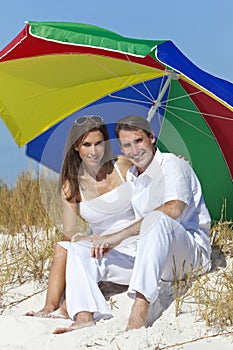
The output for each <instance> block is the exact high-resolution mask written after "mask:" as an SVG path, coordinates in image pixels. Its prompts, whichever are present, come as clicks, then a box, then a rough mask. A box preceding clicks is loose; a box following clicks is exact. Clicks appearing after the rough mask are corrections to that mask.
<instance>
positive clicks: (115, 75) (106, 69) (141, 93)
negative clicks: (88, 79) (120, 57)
mask: <svg viewBox="0 0 233 350" xmlns="http://www.w3.org/2000/svg"><path fill="white" fill-rule="evenodd" d="M89 57H90V59H92V60H93V61H94V62H95V63H96V64H98V65H99V66H100V67H102V68H103V69H104V70H105V71H106V72H108V73H110V74H112V75H113V76H114V77H116V78H118V79H119V80H121V81H122V82H123V83H124V84H126V85H127V86H128V87H131V88H132V89H133V90H135V91H136V92H138V93H139V94H140V95H141V96H143V97H145V98H146V99H147V100H148V101H150V102H151V103H152V102H153V101H154V99H153V96H152V98H150V97H149V96H147V95H145V94H144V93H143V92H142V91H140V90H138V89H137V88H135V86H133V85H132V84H129V83H128V82H127V80H125V79H123V78H122V77H120V76H119V75H117V74H116V73H114V72H113V71H112V70H110V69H109V68H107V67H106V66H104V65H103V64H102V63H100V62H98V61H97V60H96V59H94V57H93V56H92V55H89ZM139 77H140V76H139ZM140 79H141V78H140ZM141 82H142V83H144V82H143V81H141ZM147 90H148V89H147ZM150 95H151V94H150Z"/></svg>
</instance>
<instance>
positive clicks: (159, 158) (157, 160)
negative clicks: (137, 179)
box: [141, 148, 163, 179]
mask: <svg viewBox="0 0 233 350" xmlns="http://www.w3.org/2000/svg"><path fill="white" fill-rule="evenodd" d="M162 162H163V154H162V153H161V152H160V150H159V149H158V148H157V149H156V152H155V155H154V158H153V160H152V162H151V163H150V165H149V166H148V167H147V168H146V170H145V171H144V172H143V173H142V174H141V175H142V176H143V175H147V176H149V177H150V178H151V179H153V178H154V176H155V167H158V165H159V166H161V165H162Z"/></svg>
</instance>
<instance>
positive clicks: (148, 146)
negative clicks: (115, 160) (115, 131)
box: [119, 129, 155, 173]
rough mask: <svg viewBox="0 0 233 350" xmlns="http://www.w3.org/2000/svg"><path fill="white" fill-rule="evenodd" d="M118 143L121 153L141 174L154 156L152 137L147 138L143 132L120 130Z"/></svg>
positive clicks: (153, 140)
mask: <svg viewBox="0 0 233 350" xmlns="http://www.w3.org/2000/svg"><path fill="white" fill-rule="evenodd" d="M119 141H120V146H121V151H122V152H123V153H124V155H125V156H126V157H127V158H128V159H130V160H131V161H132V162H133V163H134V165H135V166H136V167H137V169H138V171H139V172H140V173H142V172H143V171H145V169H146V168H147V167H148V165H149V164H150V163H151V161H152V159H153V156H154V154H155V147H154V144H153V143H154V142H155V138H154V136H153V135H151V136H150V137H148V136H147V135H146V133H145V132H144V131H143V130H140V129H139V130H130V131H128V130H120V132H119Z"/></svg>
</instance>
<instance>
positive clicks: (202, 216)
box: [126, 149, 211, 251]
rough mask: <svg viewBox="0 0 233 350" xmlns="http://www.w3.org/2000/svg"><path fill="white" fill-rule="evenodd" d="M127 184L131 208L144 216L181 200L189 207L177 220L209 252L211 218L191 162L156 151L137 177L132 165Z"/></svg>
mask: <svg viewBox="0 0 233 350" xmlns="http://www.w3.org/2000/svg"><path fill="white" fill-rule="evenodd" d="M126 178H127V181H129V182H130V183H131V185H132V188H133V196H132V205H133V207H134V210H135V213H136V215H138V216H141V217H144V216H145V215H146V214H148V213H149V212H151V211H152V210H155V209H156V208H158V207H159V206H161V205H162V204H164V203H166V202H168V201H171V200H180V201H183V202H184V203H185V204H187V207H186V209H185V210H184V211H183V213H182V215H181V217H179V218H177V219H176V220H177V221H178V222H180V224H181V225H182V226H183V227H184V228H185V230H186V231H189V232H190V233H191V234H192V235H194V237H195V239H196V241H197V242H198V244H200V245H201V246H202V247H203V248H205V249H206V250H207V251H209V249H210V248H209V231H210V222H211V219H210V215H209V212H208V210H207V208H206V205H205V203H204V199H203V195H202V189H201V185H200V182H199V180H198V178H197V176H196V175H195V173H194V171H193V169H192V167H191V166H190V165H189V163H188V162H187V161H185V160H183V159H180V158H178V157H177V156H175V155H174V154H171V153H161V152H160V151H159V149H157V150H156V153H155V156H154V158H153V160H152V162H151V164H150V165H149V166H148V168H147V169H146V170H145V171H144V172H143V173H142V174H140V175H139V176H138V172H137V169H136V168H135V167H134V166H132V167H131V168H130V169H129V170H128V172H127V176H126Z"/></svg>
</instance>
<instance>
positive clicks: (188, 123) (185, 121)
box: [161, 107, 213, 139]
mask: <svg viewBox="0 0 233 350" xmlns="http://www.w3.org/2000/svg"><path fill="white" fill-rule="evenodd" d="M161 108H163V109H164V110H165V108H164V107H161ZM167 112H168V113H170V114H171V115H172V116H174V117H176V118H177V119H179V120H181V121H182V122H183V123H186V124H187V125H189V126H191V127H192V128H193V129H196V130H197V131H199V132H200V133H202V134H204V135H205V136H208V137H209V138H211V139H212V138H213V136H212V135H209V134H207V133H206V132H205V131H203V130H201V129H199V128H198V127H196V126H195V125H193V124H192V123H190V122H188V121H187V120H184V119H182V118H181V117H179V116H178V115H177V114H175V113H173V112H171V111H169V110H167Z"/></svg>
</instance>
